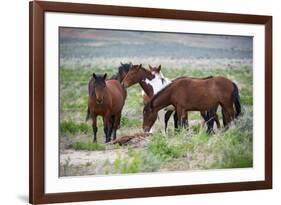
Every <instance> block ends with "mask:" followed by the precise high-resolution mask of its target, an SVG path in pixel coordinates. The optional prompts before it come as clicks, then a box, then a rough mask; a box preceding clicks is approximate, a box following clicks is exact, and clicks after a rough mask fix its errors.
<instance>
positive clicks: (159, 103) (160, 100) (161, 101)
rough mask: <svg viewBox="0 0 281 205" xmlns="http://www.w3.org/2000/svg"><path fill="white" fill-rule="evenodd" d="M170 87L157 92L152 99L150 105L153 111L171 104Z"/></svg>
mask: <svg viewBox="0 0 281 205" xmlns="http://www.w3.org/2000/svg"><path fill="white" fill-rule="evenodd" d="M171 93H172V90H171V88H168V89H167V90H165V91H164V92H161V93H159V94H158V95H157V96H156V97H155V98H154V99H153V101H152V107H153V109H154V110H155V111H157V112H158V111H159V110H161V109H163V108H164V107H167V106H168V105H171V99H170V98H171Z"/></svg>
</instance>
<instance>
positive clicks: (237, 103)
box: [232, 83, 241, 117]
mask: <svg viewBox="0 0 281 205" xmlns="http://www.w3.org/2000/svg"><path fill="white" fill-rule="evenodd" d="M232 84H233V87H234V90H233V91H232V96H233V98H234V106H235V110H236V114H235V117H238V116H239V114H240V113H241V103H240V95H239V90H238V87H237V85H236V84H235V83H232Z"/></svg>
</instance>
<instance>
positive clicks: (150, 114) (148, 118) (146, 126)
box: [142, 100, 157, 132]
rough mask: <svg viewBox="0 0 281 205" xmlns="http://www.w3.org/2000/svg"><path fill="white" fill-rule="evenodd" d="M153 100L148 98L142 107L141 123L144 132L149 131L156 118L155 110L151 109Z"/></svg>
mask: <svg viewBox="0 0 281 205" xmlns="http://www.w3.org/2000/svg"><path fill="white" fill-rule="evenodd" d="M152 105H153V101H152V100H150V101H149V102H148V103H147V104H146V105H145V106H144V108H143V124H142V128H143V130H144V132H150V129H151V127H152V126H153V124H154V123H155V121H156V119H157V112H156V111H155V110H154V109H153V106H152Z"/></svg>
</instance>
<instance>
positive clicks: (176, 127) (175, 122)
mask: <svg viewBox="0 0 281 205" xmlns="http://www.w3.org/2000/svg"><path fill="white" fill-rule="evenodd" d="M174 127H175V129H178V128H179V126H178V114H177V112H175V113H174Z"/></svg>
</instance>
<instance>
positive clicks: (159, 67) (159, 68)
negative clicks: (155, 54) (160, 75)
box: [157, 64, 161, 72]
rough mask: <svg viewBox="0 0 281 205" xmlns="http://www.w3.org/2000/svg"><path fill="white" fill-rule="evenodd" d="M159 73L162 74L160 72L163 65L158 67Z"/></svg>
mask: <svg viewBox="0 0 281 205" xmlns="http://www.w3.org/2000/svg"><path fill="white" fill-rule="evenodd" d="M157 70H158V72H160V70H161V64H160V65H159V66H158V69H157Z"/></svg>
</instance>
